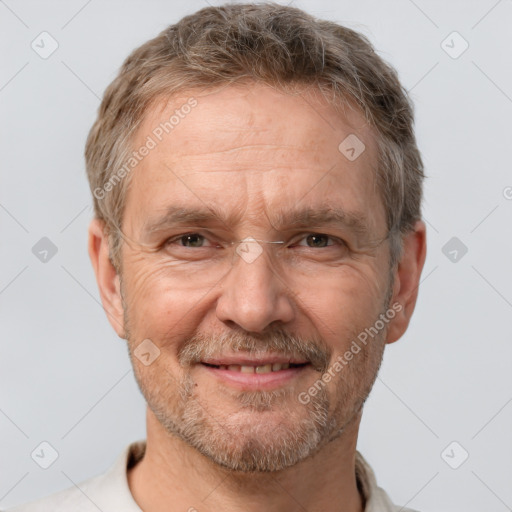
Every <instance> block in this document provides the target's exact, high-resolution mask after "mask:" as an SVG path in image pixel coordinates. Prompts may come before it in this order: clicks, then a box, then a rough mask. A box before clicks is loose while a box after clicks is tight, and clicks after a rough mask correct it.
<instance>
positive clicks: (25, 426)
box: [0, 0, 512, 512]
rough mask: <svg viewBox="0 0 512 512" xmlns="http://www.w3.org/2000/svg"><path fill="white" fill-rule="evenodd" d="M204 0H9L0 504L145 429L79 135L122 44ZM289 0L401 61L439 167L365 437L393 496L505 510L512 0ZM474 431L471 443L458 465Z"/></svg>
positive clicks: (0, 79)
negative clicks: (41, 461) (413, 301)
mask: <svg viewBox="0 0 512 512" xmlns="http://www.w3.org/2000/svg"><path fill="white" fill-rule="evenodd" d="M212 3H213V2H212ZM206 5H207V4H206V2H204V1H199V0H197V1H188V2H184V3H174V2H164V1H156V0H153V1H142V0H138V1H126V0H124V1H108V2H106V1H100V0H92V1H88V2H86V1H84V0H73V1H66V2H63V1H46V2H36V1H15V0H5V1H0V43H1V47H2V56H1V62H0V70H1V74H0V113H1V123H0V129H1V133H0V155H1V161H0V166H1V180H2V181H1V188H0V226H1V228H0V229H1V234H2V236H1V240H2V243H1V244H0V258H1V260H0V262H1V266H0V268H1V272H0V318H1V336H0V344H1V346H0V431H1V433H2V435H1V437H0V443H1V448H0V449H1V454H2V455H1V457H0V461H1V462H0V507H1V508H6V507H8V506H12V505H15V504H18V503H21V502H23V501H26V500H29V499H34V498H37V497H39V496H42V495H45V494H48V493H50V492H53V491H56V490H59V489H63V488H65V487H69V486H70V485H73V482H74V483H78V482H80V481H81V480H83V479H85V478H88V477H90V476H91V475H94V474H97V473H99V472H101V471H103V470H105V469H106V468H107V467H108V466H109V465H110V464H111V463H112V462H113V460H114V459H115V458H116V457H117V455H118V454H119V453H120V451H121V450H122V448H123V447H124V446H125V445H126V444H128V443H129V442H131V441H134V440H136V439H142V438H144V437H145V418H144V416H145V406H144V401H143V399H142V396H141V395H140V393H139V391H138V388H137V386H136V383H135V381H134V378H133V374H132V372H131V366H130V363H129V359H128V355H127V350H126V347H125V345H124V342H123V341H122V340H120V339H118V338H117V336H116V335H115V333H114V331H113V330H112V329H111V327H110V325H109V324H108V322H107V319H106V317H105V314H104V312H103V310H102V308H101V306H100V304H99V295H98V292H97V288H96V283H95V279H94V275H93V271H92V268H91V265H90V263H89V260H88V255H87V251H86V229H87V225H88V222H89V220H90V218H91V215H92V212H91V198H90V195H89V191H88V186H87V183H86V178H85V171H84V162H83V156H82V155H83V147H84V143H85V138H86V135H87V132H88V130H89V128H90V126H91V124H92V123H93V120H94V118H95V115H96V109H97V107H98V105H99V98H100V97H101V95H102V93H103V90H104V89H105V87H106V86H107V85H108V83H110V81H111V80H112V79H113V78H114V76H115V73H116V72H117V69H118V68H119V66H120V65H121V62H122V60H123V59H124V58H125V57H126V56H127V55H128V53H129V52H130V51H131V50H132V49H133V48H134V47H135V46H138V45H139V44H141V43H142V42H144V41H145V40H147V39H149V38H151V37H154V36H155V35H156V34H157V33H158V32H160V31H161V30H162V29H164V28H165V27H166V26H167V25H169V24H171V23H174V22H176V21H177V20H178V19H179V18H181V17H182V16H183V15H185V14H189V13H192V12H194V11H195V10H197V9H199V8H201V7H204V6H206ZM293 5H295V6H297V7H301V8H304V9H305V10H307V11H308V12H310V13H311V14H314V15H316V16H318V17H323V18H327V19H331V20H334V21H337V22H340V23H342V24H345V25H347V26H349V27H351V28H354V29H357V30H360V31H361V32H362V33H364V34H366V35H367V36H368V37H369V38H370V40H371V41H372V42H373V43H374V45H375V46H376V48H377V50H378V52H379V54H380V55H381V56H382V57H383V58H385V59H386V60H388V61H389V62H391V63H392V64H393V65H394V66H395V67H396V68H397V69H398V71H399V75H400V78H401V80H402V82H403V84H404V85H405V87H406V88H407V89H409V90H410V91H411V94H412V98H413V100H414V102H415V105H416V117H417V121H416V126H417V137H418V142H419V146H420V148H421V151H422V154H423V157H424V161H425V165H426V172H427V174H428V179H427V181H426V185H425V203H424V216H425V220H426V221H427V223H428V257H427V261H426V264H425V269H424V273H423V278H422V279H423V281H422V284H421V289H420V290H421V291H420V295H419V300H418V305H417V310H416V313H415V315H414V317H413V321H412V324H411V326H410V328H409V330H408V332H407V334H406V335H405V336H404V337H403V338H402V339H401V340H400V341H398V342H397V343H395V344H393V345H391V346H388V347H387V349H386V353H385V359H384V363H383V366H382V370H381V373H380V375H379V378H378V380H377V382H376V384H375V387H374V389H373V391H372V394H371V396H370V398H369V400H368V403H367V406H366V410H365V414H364V416H363V421H362V426H361V431H360V437H359V444H358V449H359V450H360V451H361V452H362V453H363V455H364V456H365V457H366V458H367V460H368V461H369V462H370V464H371V465H372V466H373V468H374V470H375V472H376V475H377V479H378V482H379V485H380V486H382V487H383V488H384V489H386V491H387V492H388V493H389V494H390V495H391V497H392V499H393V500H394V501H395V502H396V503H399V504H401V505H404V504H406V503H407V504H408V506H409V507H412V508H416V509H419V510H422V511H436V512H441V511H465V512H470V511H479V512H480V511H482V510H486V511H487V510H493V511H497V512H499V511H502V510H503V511H505V510H512V486H511V485H510V484H511V482H512V467H511V459H512V457H511V456H512V438H511V434H510V433H511V432H512V428H511V427H512V404H511V401H512V385H511V384H512V372H511V367H512V363H511V361H512V344H511V341H512V340H511V334H512V329H511V324H510V320H509V319H510V315H511V312H512V311H511V307H512V272H511V271H510V265H511V253H512V242H511V236H510V235H511V229H510V221H511V219H512V200H511V198H512V188H507V187H512V173H511V167H510V163H509V162H510V148H511V143H510V137H511V135H512V130H511V128H510V121H509V120H510V117H511V115H512V99H511V97H512V58H511V50H512V31H511V27H512V2H511V1H510V0H502V1H498V2H496V1H495V0H480V1H478V2H477V1H471V2H470V1H467V0H458V1H451V2H446V1H430V2H427V1H425V0H415V1H414V2H413V1H412V0H393V1H387V2H382V1H378V0H375V1H369V0H368V1H333V0H329V1H327V0H324V1H319V0H315V1H312V0H311V1H296V2H293ZM43 31H47V32H49V33H50V34H51V35H52V37H53V38H54V39H55V40H56V41H57V42H58V45H59V47H58V49H57V50H56V51H55V52H54V53H53V54H52V55H51V56H49V57H48V58H47V59H43V58H41V57H40V56H39V55H38V54H37V53H36V52H35V51H34V50H33V49H32V48H31V42H32V41H33V40H36V42H37V41H38V39H37V37H38V35H39V34H40V33H41V32H43ZM453 31H457V32H458V33H459V34H460V36H462V38H464V40H466V41H467V42H468V43H469V48H468V49H467V50H466V51H465V52H464V53H463V54H462V55H460V56H458V58H453V55H454V54H458V53H459V52H460V50H461V49H463V46H462V45H463V44H464V43H463V40H462V39H460V38H458V36H450V37H449V38H448V39H447V40H446V43H445V45H444V46H445V49H447V50H448V51H449V52H451V53H452V56H450V55H449V54H448V53H447V52H446V51H445V49H443V47H442V41H443V40H445V39H446V38H447V36H449V35H450V34H451V33H452V32H453ZM446 45H449V46H451V47H452V48H451V49H450V48H447V47H446ZM48 47H49V46H48V45H46V48H48ZM42 237H48V238H49V239H50V240H51V241H52V242H53V243H54V244H55V245H56V247H57V249H58V252H57V253H56V254H55V255H54V256H53V257H51V258H50V257H49V256H48V261H47V262H45V263H44V262H41V261H40V260H39V259H38V258H36V256H35V255H34V254H33V252H32V247H33V246H34V245H35V244H36V243H37V242H38V241H39V240H40V239H41V238H42ZM452 237H457V239H458V240H459V241H455V242H452V243H455V244H458V245H459V247H458V248H457V245H454V246H453V247H452V246H451V245H448V246H447V249H445V252H446V253H447V254H448V256H446V255H445V254H444V253H443V247H445V244H447V243H448V242H449V241H450V240H451V239H452ZM461 243H462V244H464V246H466V247H467V249H468V252H467V254H465V255H463V256H462V252H461V251H460V248H461V247H462V246H461V245H460V244H461ZM454 248H455V250H458V253H457V255H458V258H457V261H455V262H454V261H451V259H450V258H452V259H453V254H454V253H452V254H451V255H450V251H453V250H454ZM42 441H47V442H49V443H50V444H51V445H52V446H53V447H54V448H55V449H56V450H57V452H58V454H59V457H58V459H57V460H56V462H55V463H54V464H53V465H52V466H51V467H49V468H48V469H46V470H43V469H42V468H40V467H39V466H38V465H37V464H36V463H35V462H34V461H33V460H32V458H31V453H32V452H33V450H34V449H36V447H38V446H39V445H40V443H41V442H42ZM453 441H456V442H457V443H458V445H455V447H453V445H452V447H451V448H449V449H448V450H447V452H444V450H445V448H446V447H447V446H448V445H450V443H452V442H453ZM452 449H453V450H452ZM462 450H465V451H467V452H468V453H469V458H468V459H467V460H466V461H465V462H464V463H463V464H462V465H460V467H458V469H452V467H450V466H449V465H448V464H447V462H446V461H449V462H450V463H451V464H452V465H457V464H460V462H461V461H462V454H463V451H462ZM443 452H444V453H445V456H444V458H443V456H442V453H443ZM325 471H329V468H328V467H326V468H325Z"/></svg>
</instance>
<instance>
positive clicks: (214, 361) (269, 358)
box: [201, 354, 309, 366]
mask: <svg viewBox="0 0 512 512" xmlns="http://www.w3.org/2000/svg"><path fill="white" fill-rule="evenodd" d="M201 363H206V364H211V365H214V366H221V365H226V366H229V365H230V364H238V365H241V366H264V365H266V364H277V363H279V364H284V363H290V364H306V363H309V361H307V360H306V359H302V358H298V357H290V356H288V357H287V356H277V355H271V354H269V355H266V356H265V355H263V356H258V357H254V356H253V357H251V356H240V355H232V356H218V357H210V358H208V359H203V360H202V361H201Z"/></svg>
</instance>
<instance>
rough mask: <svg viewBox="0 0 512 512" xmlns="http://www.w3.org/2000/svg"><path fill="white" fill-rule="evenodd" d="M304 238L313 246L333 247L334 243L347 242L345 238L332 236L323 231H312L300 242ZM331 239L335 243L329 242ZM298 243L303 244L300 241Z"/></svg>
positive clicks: (342, 243) (341, 243) (308, 244)
mask: <svg viewBox="0 0 512 512" xmlns="http://www.w3.org/2000/svg"><path fill="white" fill-rule="evenodd" d="M304 240H305V241H306V244H307V246H308V247H312V248H315V247H316V248H323V247H331V246H333V245H345V242H343V240H340V239H339V238H335V237H332V236H330V235H325V234H323V233H310V234H308V235H307V236H305V237H304V238H302V239H301V240H300V242H302V241H304ZM329 241H331V242H333V243H329ZM298 245H303V244H301V243H299V244H298Z"/></svg>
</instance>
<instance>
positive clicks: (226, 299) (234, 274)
mask: <svg viewBox="0 0 512 512" xmlns="http://www.w3.org/2000/svg"><path fill="white" fill-rule="evenodd" d="M240 254H242V253H240ZM219 286H220V288H221V294H220V297H219V299H218V300H217V303H216V314H217V318H218V319H219V320H220V321H222V322H224V323H226V324H231V327H233V324H236V325H237V326H238V327H240V328H242V329H244V330H245V331H247V332H255V333H261V332H263V331H264V330H265V329H266V328H268V326H269V325H270V324H272V323H274V322H278V323H289V322H291V321H292V320H293V318H294V314H295V313H294V307H293V304H294V302H293V295H294V293H293V291H292V290H291V289H290V288H289V287H288V286H287V284H286V281H285V279H284V276H282V275H280V274H279V268H278V266H276V265H274V264H273V262H272V261H271V258H269V256H268V254H267V251H265V250H264V251H263V252H262V254H260V255H259V256H258V257H257V258H256V259H254V260H251V259H250V258H249V259H247V258H246V259H244V257H243V254H242V257H241V256H239V255H236V256H235V258H234V260H233V265H232V267H231V269H230V271H229V272H228V273H227V274H226V276H225V277H224V279H223V280H222V282H221V283H220V284H219Z"/></svg>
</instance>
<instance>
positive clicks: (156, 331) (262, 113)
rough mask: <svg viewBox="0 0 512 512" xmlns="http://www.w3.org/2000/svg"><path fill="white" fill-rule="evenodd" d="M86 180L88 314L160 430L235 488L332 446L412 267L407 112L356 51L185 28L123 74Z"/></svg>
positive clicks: (416, 159) (298, 34)
mask: <svg viewBox="0 0 512 512" xmlns="http://www.w3.org/2000/svg"><path fill="white" fill-rule="evenodd" d="M86 164H87V172H88V177H89V182H90V186H91V191H92V193H93V197H94V206H95V219H94V220H93V221H92V223H91V227H90V235H89V240H90V241H89V251H90V255H91V259H92V262H93V266H94V268H95V272H96V276H97V280H98V284H99V288H100V293H101V297H102V301H103V304H104V307H105V310H106V312H107V314H108V317H109V320H110V322H111V324H112V326H113V327H114V329H115V330H116V332H117V333H118V335H119V336H120V337H122V338H125V339H126V340H127V343H128V348H129V353H130V356H131V359H132V363H133V365H134V372H135V375H136V378H137V381H138V383H139V386H140V389H141V391H142V393H143V395H144V396H145V398H146V400H147V402H148V407H149V411H150V414H153V415H154V417H155V418H156V419H157V420H158V422H159V424H160V425H161V426H162V428H163V429H165V431H166V432H168V433H169V434H170V435H173V436H177V437H178V438H179V439H181V440H183V441H184V442H185V443H187V444H188V445H190V446H193V447H194V448H196V449H197V450H198V451H199V452H201V453H202V454H203V455H204V456H206V457H208V458H209V459H210V460H212V461H214V462H215V463H216V464H219V465H221V466H224V467H227V468H230V469H232V470H236V471H276V470H281V469H284V468H286V467H289V466H291V465H293V464H296V463H298V462H300V461H302V460H304V459H306V458H308V457H310V456H312V455H314V454H315V453H317V452H318V451H319V450H321V449H322V448H323V447H324V446H325V445H326V444H328V443H329V442H331V441H334V440H335V439H337V438H338V437H339V436H341V435H343V432H344V431H345V430H346V429H347V426H348V425H350V424H351V423H353V422H354V421H356V419H357V418H359V416H360V412H361V410H362V406H363V404H364V401H365V400H366V398H367V396H368V394H369V392H370V390H371V387H372V385H373V383H374V380H375V378H376V375H377V372H378V369H379V366H380V362H381V359H382V353H383V350H384V346H385V344H386V343H391V342H393V341H396V340H397V339H399V338H400V337H401V336H402V334H403V333H404V332H405V330H406V329H407V326H408V324H409V320H410V317H411V315H412V312H413V310H414V306H415V302H416V297H417V286H418V282H419V276H420V274H421V269H422V267H423V263H424V259H425V226H424V224H423V222H422V221H421V213H420V207H421V197H422V192H421V188H422V179H423V166H422V162H421V157H420V154H419V151H418V149H417V146H416V142H415V137H414V131H413V113H412V106H411V104H410V101H409V99H408V98H407V95H406V92H405V91H404V89H403V88H402V86H401V85H400V83H399V80H398V77H397V74H396V72H395V71H394V70H393V69H392V68H391V67H390V66H389V65H388V64H386V63H385V62H384V61H383V60H382V59H381V58H380V57H378V56H377V54H376V53H375V51H374V50H373V48H372V46H371V45H370V43H369V42H368V41H367V40H366V39H365V37H364V36H362V35H361V34H358V33H356V32H354V31H352V30H350V29H348V28H345V27H342V26H339V25H337V24H335V23H331V22H328V21H322V20H316V19H314V18H313V17H311V16H309V15H307V14H306V13H304V12H303V11H300V10H298V9H295V8H292V7H283V6H279V5H276V4H270V3H269V4H260V5H251V4H247V5H244V4H239V5H226V6H223V7H216V8H214V7H208V8H205V9H202V10H201V11H199V12H197V13H195V14H193V15H190V16H187V17H185V18H183V19H182V20H181V21H180V22H179V23H177V24H176V25H172V26H170V27H169V28H167V29H166V30H164V31H163V32H162V33H161V34H160V35H159V36H158V37H156V38H155V39H153V40H151V41H149V42H147V43H145V44H144V45H142V46H141V47H140V48H138V49H136V50H135V51H134V52H133V53H132V54H131V55H130V56H129V57H128V58H127V60H126V61H125V63H124V64H123V66H122V68H121V70H120V73H119V75H118V77H117V78H116V79H115V80H114V81H113V82H112V84H111V85H110V86H109V87H108V88H107V90H106V92H105V95H104V98H103V101H102V104H101V106H100V109H99V114H98V119H97V120H96V122H95V124H94V126H93V127H92V129H91V132H90V134H89V138H88V140H87V145H86ZM248 237H252V239H255V240H258V241H259V242H258V241H254V240H253V241H250V242H246V243H245V244H242V245H239V244H238V242H239V241H241V240H245V239H247V238H248ZM248 255H250V256H249V257H248ZM141 352H142V354H144V357H143V358H141V357H140V356H141ZM350 354H352V355H350ZM244 363H245V364H244ZM269 364H270V365H272V364H274V367H273V368H272V367H271V368H270V369H269ZM283 365H284V366H283ZM286 365H291V367H290V368H288V369H286ZM241 367H243V368H241ZM253 367H257V368H256V370H254V368H253ZM251 368H253V371H256V372H257V373H259V372H261V373H262V374H265V375H267V376H266V377H263V376H262V378H261V380H258V378H254V379H253V381H252V382H250V383H249V382H248V381H247V379H245V380H244V379H240V378H238V377H239V376H240V375H241V374H242V373H244V372H250V371H251ZM272 369H273V370H274V371H272V377H273V378H269V376H268V374H267V372H269V371H270V370H272ZM250 379H251V378H249V380H250Z"/></svg>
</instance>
